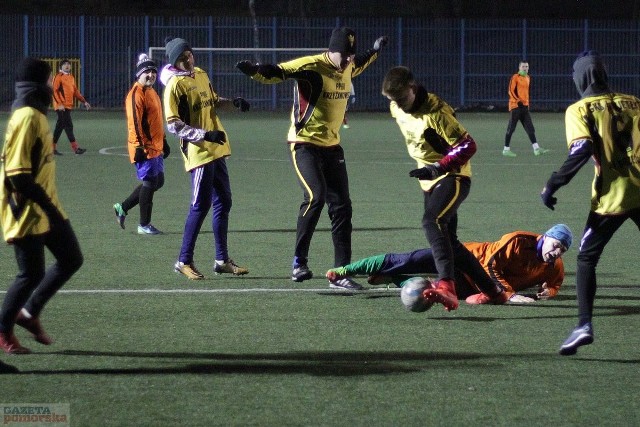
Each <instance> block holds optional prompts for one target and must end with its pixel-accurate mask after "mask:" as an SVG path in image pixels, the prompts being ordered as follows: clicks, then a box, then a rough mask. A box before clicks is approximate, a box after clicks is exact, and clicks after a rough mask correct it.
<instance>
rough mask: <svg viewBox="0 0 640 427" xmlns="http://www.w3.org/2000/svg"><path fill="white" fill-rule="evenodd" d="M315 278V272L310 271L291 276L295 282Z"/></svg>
mask: <svg viewBox="0 0 640 427" xmlns="http://www.w3.org/2000/svg"><path fill="white" fill-rule="evenodd" d="M312 278H313V273H311V272H309V273H308V274H304V275H300V276H291V280H293V281H294V282H298V283H300V282H304V281H305V280H309V279H312Z"/></svg>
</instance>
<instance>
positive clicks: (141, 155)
mask: <svg viewBox="0 0 640 427" xmlns="http://www.w3.org/2000/svg"><path fill="white" fill-rule="evenodd" d="M145 160H147V153H145V152H144V147H143V146H141V145H139V146H137V147H136V153H135V154H134V155H133V161H134V162H136V163H142V162H144V161H145Z"/></svg>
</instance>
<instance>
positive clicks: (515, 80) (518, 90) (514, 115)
mask: <svg viewBox="0 0 640 427" xmlns="http://www.w3.org/2000/svg"><path fill="white" fill-rule="evenodd" d="M530 83H531V77H530V76H529V63H528V62H527V61H520V64H519V65H518V72H517V73H516V74H514V75H513V76H511V80H509V113H510V116H509V124H508V125H507V134H506V135H505V137H504V148H503V149H502V155H503V156H506V157H516V153H514V152H513V151H511V147H510V144H511V135H513V132H514V131H515V130H516V125H517V124H518V122H521V123H522V126H523V127H524V130H525V132H527V135H528V136H529V140H530V141H531V145H532V147H533V154H535V155H536V156H539V155H541V154H545V153H548V152H549V150H547V149H545V148H542V147H540V145H538V142H537V141H536V130H535V128H534V127H533V121H531V114H530V113H529V85H530Z"/></svg>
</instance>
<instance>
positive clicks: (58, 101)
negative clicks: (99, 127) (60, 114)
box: [53, 71, 87, 110]
mask: <svg viewBox="0 0 640 427" xmlns="http://www.w3.org/2000/svg"><path fill="white" fill-rule="evenodd" d="M74 99H77V100H78V101H80V102H87V100H86V99H84V96H82V94H81V93H80V91H79V90H78V87H77V86H76V79H75V77H73V74H66V73H63V72H62V71H60V72H58V74H56V75H55V76H54V77H53V108H54V109H57V108H58V106H59V105H62V106H64V108H66V109H67V110H71V109H72V108H73V101H74Z"/></svg>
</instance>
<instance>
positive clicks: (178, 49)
mask: <svg viewBox="0 0 640 427" xmlns="http://www.w3.org/2000/svg"><path fill="white" fill-rule="evenodd" d="M165 43H166V44H165V50H166V52H167V58H169V63H170V64H171V65H173V66H175V65H176V62H178V57H180V55H182V52H184V51H185V50H192V49H191V46H189V43H187V41H186V40H185V39H181V38H177V37H176V38H171V37H168V38H167V39H166V40H165Z"/></svg>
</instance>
